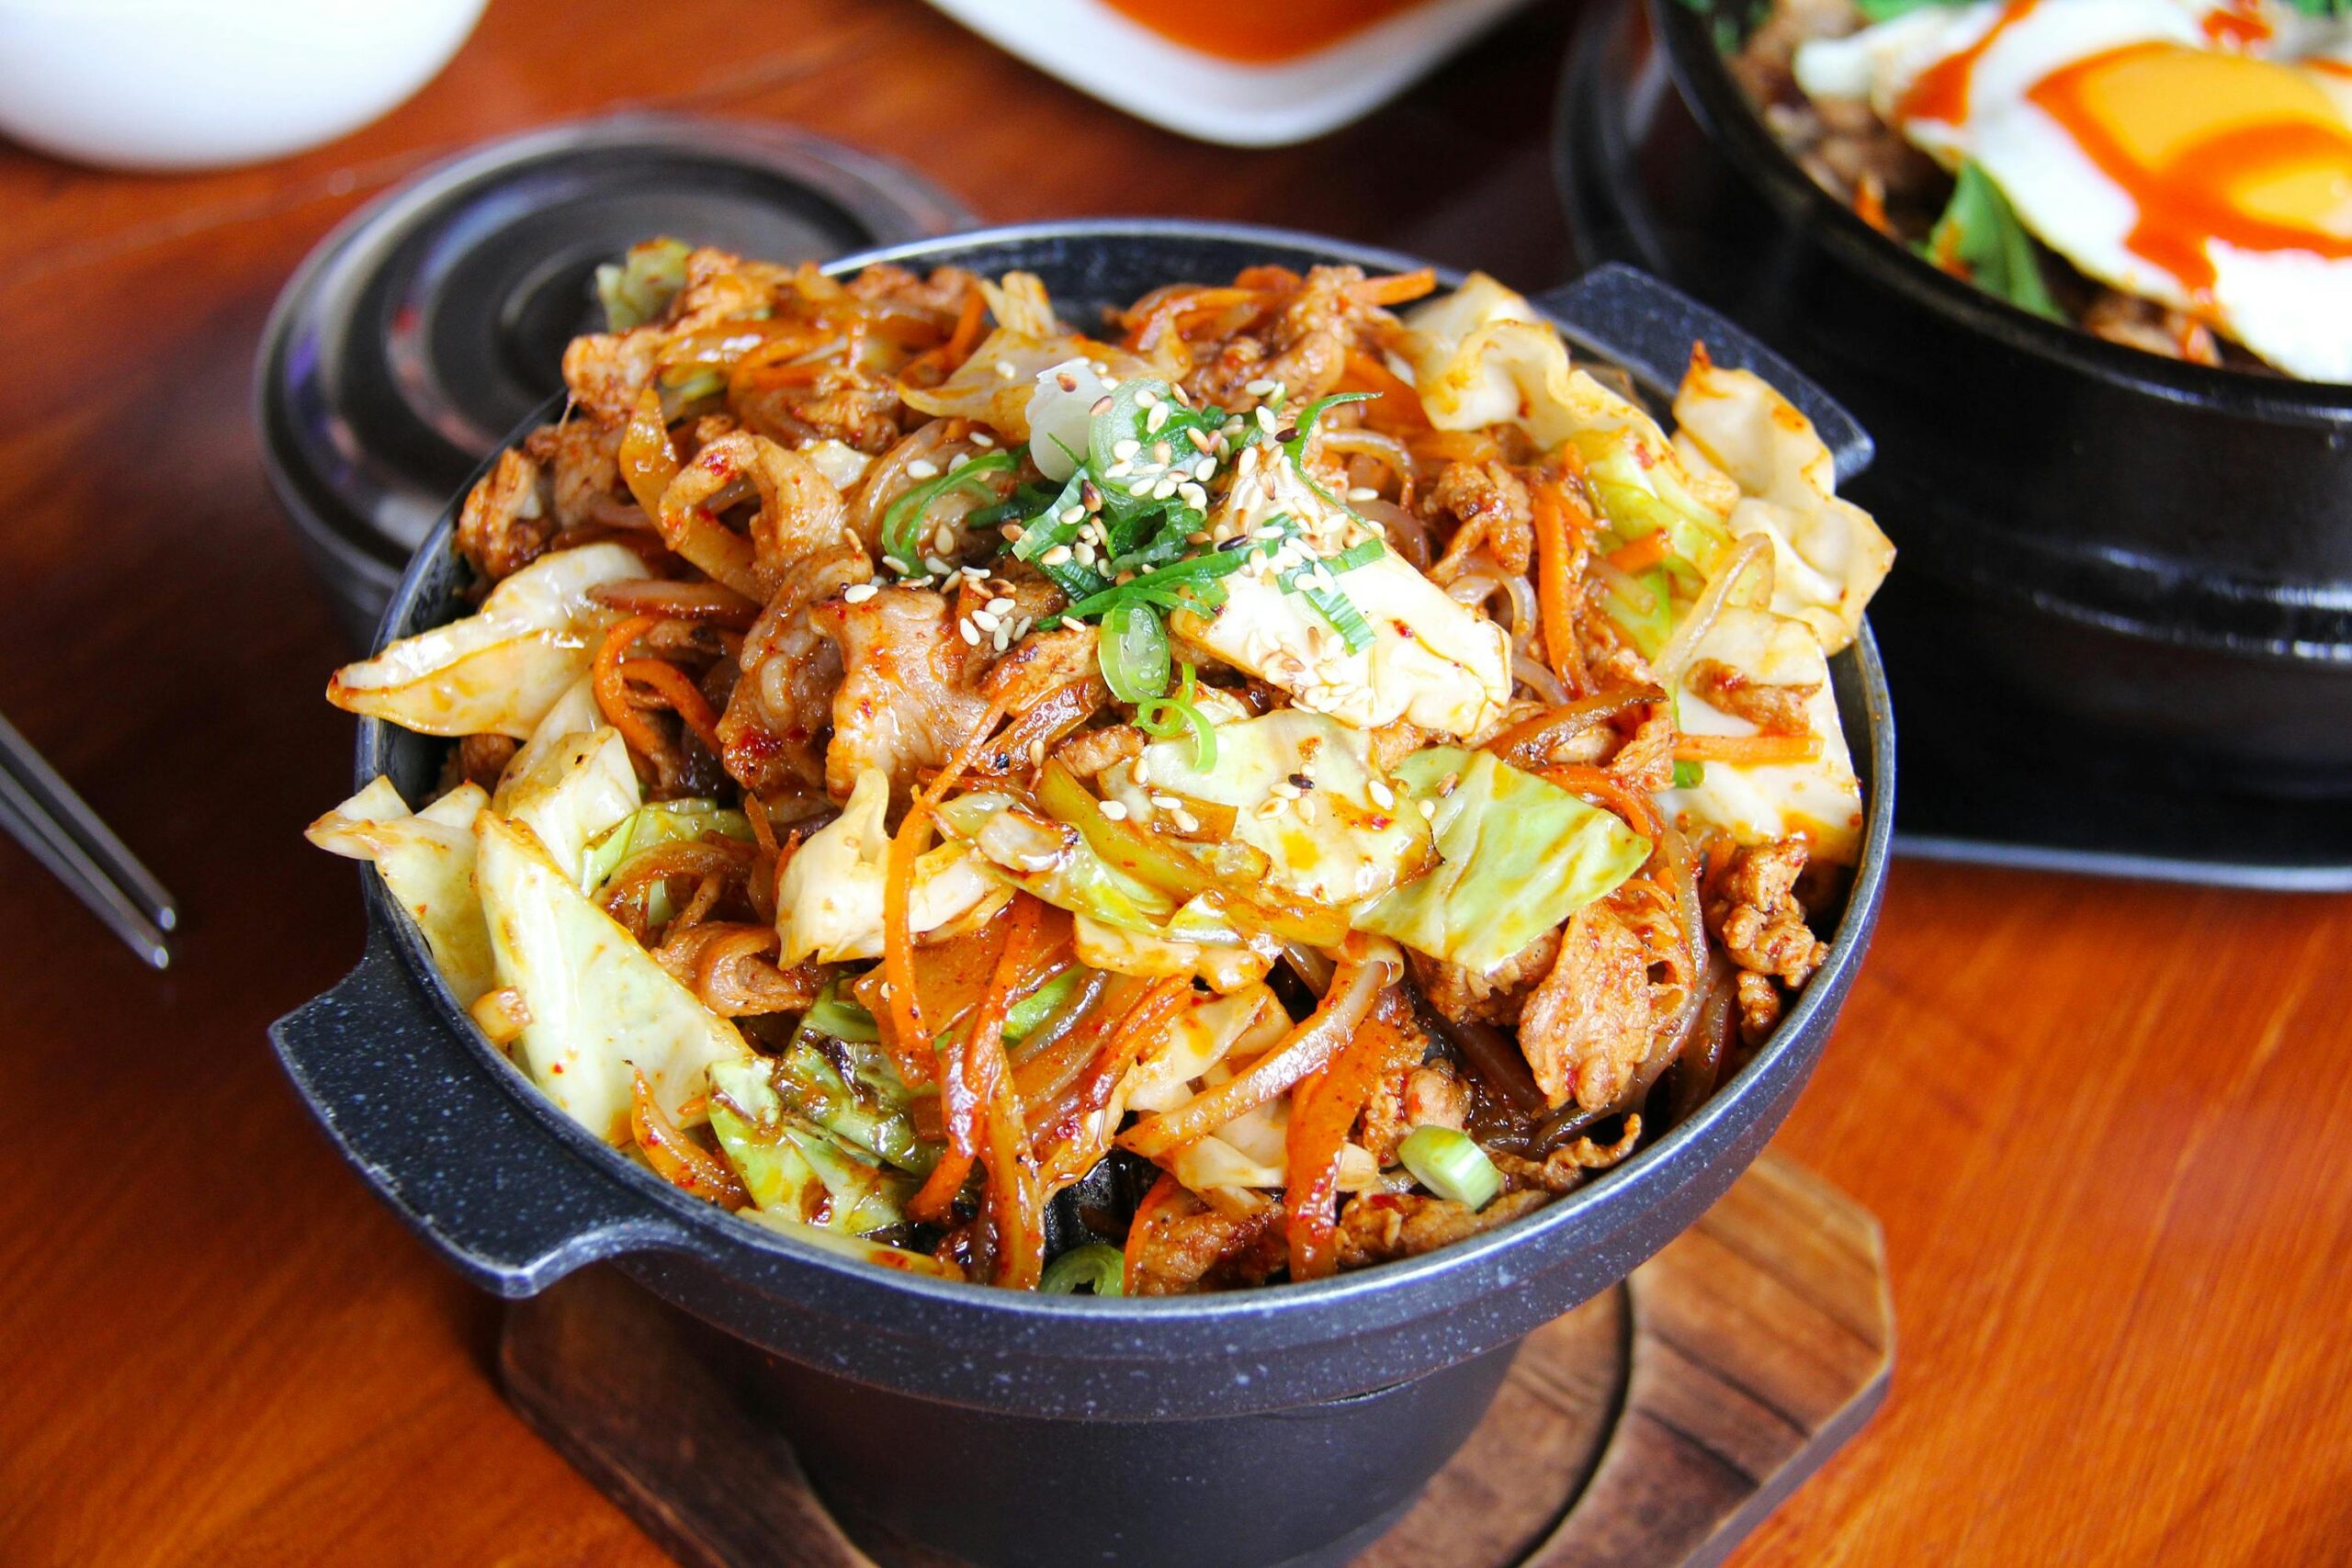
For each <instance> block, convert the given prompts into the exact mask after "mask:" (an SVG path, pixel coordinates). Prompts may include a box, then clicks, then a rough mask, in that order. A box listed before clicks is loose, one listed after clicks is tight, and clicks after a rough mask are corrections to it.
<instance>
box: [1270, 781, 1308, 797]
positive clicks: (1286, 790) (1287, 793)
mask: <svg viewBox="0 0 2352 1568" xmlns="http://www.w3.org/2000/svg"><path fill="white" fill-rule="evenodd" d="M1301 793H1302V792H1301V791H1300V789H1299V787H1298V786H1297V785H1296V784H1293V783H1291V782H1290V781H1289V780H1288V779H1281V780H1277V781H1276V782H1275V784H1274V794H1275V795H1277V796H1278V797H1280V798H1281V799H1283V800H1296V799H1297V798H1298V797H1299V795H1300V794H1301Z"/></svg>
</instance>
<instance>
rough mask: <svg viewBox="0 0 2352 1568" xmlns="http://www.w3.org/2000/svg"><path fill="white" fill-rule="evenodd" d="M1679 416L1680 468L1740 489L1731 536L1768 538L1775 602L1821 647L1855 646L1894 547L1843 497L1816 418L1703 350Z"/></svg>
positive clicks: (1679, 399) (1680, 395)
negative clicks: (1715, 361)
mask: <svg viewBox="0 0 2352 1568" xmlns="http://www.w3.org/2000/svg"><path fill="white" fill-rule="evenodd" d="M1674 419H1675V424H1676V430H1675V435H1674V446H1675V450H1676V452H1677V453H1679V455H1680V456H1681V458H1682V461H1683V466H1684V467H1685V468H1689V469H1690V470H1691V472H1692V473H1694V474H1696V473H1704V472H1715V473H1721V474H1723V475H1724V476H1725V477H1727V478H1728V479H1731V480H1732V482H1733V483H1735V484H1736V485H1738V487H1739V490H1740V499H1739V502H1738V504H1737V505H1736V506H1735V507H1733V508H1732V513H1731V530H1732V532H1733V533H1734V534H1735V535H1746V534H1763V535H1765V536H1768V537H1769V538H1770V540H1771V541H1772V584H1773V587H1772V608H1773V609H1774V610H1775V611H1777V612H1779V613H1780V614H1781V615H1792V616H1794V617H1795V618H1796V619H1798V620H1801V621H1803V622H1804V623H1805V624H1806V625H1807V626H1811V627H1812V628H1813V630H1814V635H1815V637H1818V638H1819V639H1820V641H1821V646H1822V649H1823V650H1824V651H1825V652H1828V653H1836V652H1837V651H1838V649H1842V648H1844V647H1845V646H1846V645H1847V644H1848V643H1850V642H1852V641H1853V640H1854V637H1855V634H1856V633H1857V632H1858V631H1860V628H1861V624H1862V610H1863V608H1864V606H1866V605H1868V604H1870V601H1871V594H1873V593H1875V592H1878V585H1879V584H1880V583H1881V582H1883V581H1885V579H1886V573H1887V569H1888V568H1889V567H1891V566H1893V565H1894V544H1893V542H1892V541H1890V540H1889V539H1888V538H1887V536H1885V535H1884V534H1883V533H1882V532H1880V531H1879V526H1878V525H1877V524H1876V523H1875V522H1873V521H1872V520H1871V514H1870V513H1867V512H1864V511H1863V510H1862V509H1861V508H1860V507H1859V506H1856V505H1855V504H1854V503H1853V502H1849V501H1840V500H1838V495H1837V483H1838V466H1837V460H1836V459H1835V458H1834V457H1831V456H1830V453H1829V448H1828V447H1826V446H1823V445H1822V442H1821V437H1820V436H1819V435H1818V434H1815V431H1814V428H1813V422H1812V421H1811V420H1809V419H1807V418H1805V416H1804V414H1802V413H1800V412H1797V410H1796V408H1795V407H1794V405H1792V403H1790V401H1789V400H1787V399H1786V398H1783V397H1782V396H1781V394H1780V393H1779V392H1777V391H1775V390H1773V389H1772V387H1771V384H1770V383H1769V382H1767V381H1766V380H1764V379H1763V378H1761V377H1759V376H1756V375H1754V374H1752V373H1750V372H1748V371H1746V370H1724V369H1719V368H1718V367H1716V366H1715V365H1714V364H1713V361H1711V360H1709V359H1708V357H1707V355H1706V354H1705V353H1704V352H1703V351H1702V352H1699V353H1696V354H1693V355H1691V369H1690V373H1689V374H1688V375H1686V376H1685V377H1683V378H1682V389H1681V390H1680V391H1679V392H1677V393H1676V394H1675V398H1674Z"/></svg>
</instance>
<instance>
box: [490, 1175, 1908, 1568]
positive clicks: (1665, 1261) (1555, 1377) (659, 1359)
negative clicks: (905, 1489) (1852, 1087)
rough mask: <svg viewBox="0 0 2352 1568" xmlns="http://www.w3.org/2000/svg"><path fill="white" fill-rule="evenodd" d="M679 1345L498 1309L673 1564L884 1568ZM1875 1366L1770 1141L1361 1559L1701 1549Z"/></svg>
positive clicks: (1603, 1559)
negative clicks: (653, 1417)
mask: <svg viewBox="0 0 2352 1568" xmlns="http://www.w3.org/2000/svg"><path fill="white" fill-rule="evenodd" d="M694 1339H695V1334H694V1332H693V1328H692V1325H690V1324H688V1323H687V1321H686V1320H685V1319H684V1317H683V1316H682V1315H681V1314H678V1313H676V1312H674V1311H673V1310H672V1309H670V1308H669V1307H666V1306H664V1305H662V1303H659V1302H657V1301H656V1300H655V1299H654V1298H653V1297H651V1296H650V1295H648V1294H646V1293H645V1292H643V1291H641V1290H640V1289H639V1288H638V1287H637V1286H636V1285H634V1284H632V1283H630V1282H629V1281H628V1280H626V1279H624V1278H623V1277H622V1276H621V1275H619V1274H618V1273H616V1272H615V1271H612V1270H610V1269H591V1270H588V1271H586V1272H584V1273H582V1274H579V1275H576V1276H574V1277H573V1278H571V1279H570V1280H565V1281H564V1282H563V1283H561V1284H560V1285H557V1286H556V1287H555V1288H553V1289H552V1290H550V1291H548V1292H547V1293H546V1294H544V1295H542V1296H539V1297H537V1299H535V1300H532V1301H528V1302H524V1303H517V1304H516V1305H515V1306H514V1307H512V1308H510V1309H509V1311H508V1313H507V1316H506V1322H505V1329H504V1333H503V1337H502V1339H501V1343H500V1348H499V1367H500V1371H501V1374H502V1377H503V1382H504V1384H505V1389H506V1395H507V1398H508V1399H509V1400H510V1401H511V1402H512V1403H513V1404H514V1405H515V1409H516V1410H517V1411H519V1412H520V1413H521V1414H522V1416H523V1417H524V1419H525V1420H526V1421H528V1422H529V1423H530V1424H531V1426H532V1427H534V1428H536V1429H537V1431H538V1432H539V1434H540V1435H541V1436H542V1437H544V1438H547V1440H548V1442H549V1443H551V1444H553V1445H554V1446H555V1448H556V1449H557V1450H558V1451H560V1453H562V1454H563V1455H564V1457H565V1458H567V1459H569V1460H570V1461H571V1462H572V1464H573V1465H575V1466H576V1467H578V1468H579V1469H580V1470H581V1471H582V1472H583V1473H585V1474H586V1475H587V1476H588V1477H589V1478H590V1479H591V1480H592V1481H594V1482H595V1483H596V1484H597V1485H598V1486H600V1487H602V1488H603V1489H604V1490H605V1492H606V1493H607V1494H608V1495H611V1496H612V1497H613V1499H614V1500H615V1501H616V1502H617V1503H619V1504H620V1506H622V1507H623V1508H625V1509H627V1510H628V1513H629V1515H630V1517H633V1518H635V1519H636V1520H637V1521H638V1523H639V1524H640V1525H641V1526H643V1527H644V1529H645V1530H646V1532H647V1533H648V1534H649V1535H650V1536H652V1537H653V1538H654V1540H657V1541H659V1542H660V1543H661V1544H662V1547H663V1548H664V1549H665V1550H667V1551H669V1552H670V1553H671V1555H673V1557H675V1558H676V1559H677V1560H678V1561H679V1562H682V1563H685V1564H689V1565H691V1568H876V1561H875V1559H874V1558H872V1557H869V1556H868V1555H867V1554H866V1553H865V1552H864V1551H861V1550H860V1549H859V1548H858V1547H857V1546H855V1545H854V1544H853V1543H852V1542H851V1540H850V1539H849V1537H848V1536H847V1535H846V1534H845V1533H843V1531H842V1529H841V1527H840V1526H839V1525H838V1524H837V1523H836V1522H835V1521H834V1519H833V1517H832V1516H831V1514H829V1513H828V1512H827V1511H826V1509H825V1506H824V1505H823V1504H822V1503H821V1502H820V1501H819V1500H818V1498H817V1497H816V1496H815V1495H814V1494H813V1493H812V1492H810V1490H809V1485H808V1483H807V1481H806V1480H805V1479H804V1478H803V1477H802V1475H801V1473H800V1467H799V1465H798V1464H797V1462H796V1461H795V1460H794V1459H793V1457H792V1452H791V1450H790V1449H789V1448H788V1447H786V1445H785V1443H784V1442H783V1441H782V1440H781V1439H780V1438H777V1437H775V1435H774V1434H773V1433H772V1432H770V1431H768V1430H767V1429H766V1428H765V1427H763V1426H762V1425H760V1424H759V1423H758V1422H756V1421H754V1420H752V1418H750V1417H749V1416H746V1415H745V1413H744V1412H743V1410H742V1409H741V1406H740V1405H739V1404H738V1402H737V1401H736V1400H735V1399H734V1398H733V1396H732V1395H731V1394H730V1393H729V1390H728V1388H727V1387H726V1386H725V1384H724V1382H722V1381H721V1379H720V1378H718V1376H717V1375H715V1374H714V1373H713V1372H711V1371H709V1370H708V1363H707V1360H706V1359H705V1358H703V1357H701V1356H699V1355H697V1354H696V1351H695V1345H694V1343H693V1341H694ZM1893 1360H1894V1314H1893V1310H1892V1307H1891V1306H1890V1304H1889V1302H1888V1299H1887V1291H1886V1268H1885V1257H1884V1250H1883V1246H1882V1243H1881V1240H1880V1236H1879V1229H1878V1222H1877V1220H1876V1219H1874V1218H1873V1217H1872V1216H1871V1213H1870V1212H1869V1211H1868V1210H1866V1209H1864V1208H1862V1207H1861V1206H1860V1204H1857V1203H1856V1202H1854V1201H1853V1200H1851V1199H1849V1198H1848V1197H1846V1196H1845V1195H1844V1194H1843V1193H1841V1192H1839V1191H1838V1190H1836V1189H1835V1188H1832V1187H1830V1186H1829V1185H1828V1184H1827V1183H1826V1182H1824V1181H1822V1180H1821V1179H1819V1178H1817V1177H1815V1176H1813V1175H1812V1174H1811V1173H1809V1172H1807V1171H1805V1170H1804V1169H1803V1168H1799V1167H1797V1166H1795V1165H1792V1164H1790V1163H1789V1162H1787V1161H1785V1160H1781V1159H1779V1158H1777V1157H1776V1156H1771V1155H1769V1154H1768V1155H1767V1156H1764V1157H1763V1158H1762V1159H1760V1160H1758V1162H1757V1163H1756V1164H1755V1166H1754V1167H1752V1168H1750V1169H1749V1170H1748V1172H1747V1175H1745V1176H1743V1177H1742V1178H1741V1179H1739V1181H1738V1183H1737V1184H1736V1185H1735V1186H1734V1187H1733V1188H1732V1190H1731V1191H1730V1192H1729V1193H1728V1194H1727V1195H1725V1197H1724V1200H1723V1201H1722V1202H1720V1203H1718V1204H1716V1205H1715V1207H1714V1208H1713V1209H1712V1210H1710V1211H1709V1212H1708V1213H1707V1214H1706V1215H1705V1216H1704V1217H1703V1218H1702V1219H1701V1220H1700V1221H1699V1223H1698V1224H1695V1225H1693V1226H1691V1229H1690V1230H1689V1231H1687V1232H1685V1233H1684V1234H1683V1235H1680V1236H1679V1237H1678V1238H1676V1240H1674V1241H1673V1242H1672V1243H1671V1244H1669V1245H1668V1247H1667V1248H1666V1250H1665V1251H1663V1252H1661V1253H1659V1254H1658V1255H1657V1257H1656V1258H1652V1259H1651V1260H1650V1261H1649V1262H1647V1263H1645V1264H1644V1265H1643V1266H1642V1267H1641V1268H1640V1269H1636V1270H1635V1271H1634V1274H1633V1276H1632V1277H1631V1278H1630V1279H1628V1280H1626V1281H1625V1282H1624V1283H1623V1285H1620V1286H1619V1287H1617V1288H1616V1289H1615V1290H1613V1291H1610V1292H1605V1293H1604V1294H1602V1295H1600V1296H1598V1297H1595V1298H1594V1299H1593V1300H1591V1301H1589V1302H1588V1303H1585V1304H1584V1305H1583V1306H1580V1307H1578V1308H1577V1309H1576V1310H1575V1311H1574V1312H1572V1313H1569V1314H1567V1315H1566V1317H1563V1318H1561V1319H1559V1320H1558V1321H1557V1322H1555V1323H1553V1324H1550V1325H1546V1326H1545V1327H1544V1328H1542V1329H1539V1330H1538V1331H1537V1332H1535V1333H1534V1334H1532V1335H1531V1336H1529V1337H1528V1339H1527V1341H1526V1343H1525V1345H1524V1346H1523V1347H1522V1348H1521V1350H1520V1352H1519V1357H1518V1359H1517V1360H1516V1361H1514V1362H1513V1363H1512V1366H1511V1371H1510V1377H1509V1378H1508V1379H1507V1380H1506V1381H1505V1382H1504V1383H1503V1387H1502V1392H1501V1393H1500V1394H1499V1395H1498V1397H1497V1399H1496V1401H1495V1404H1494V1408H1493V1409H1492V1410H1491V1411H1490V1412H1489V1413H1488V1414H1487V1418H1486V1420H1485V1421H1484V1422H1483V1423H1482V1424H1481V1425H1480V1426H1479V1427H1478V1429H1477V1430H1476V1432H1474V1433H1473V1434H1472V1435H1471V1438H1470V1440H1469V1442H1468V1443H1467V1444H1465V1445H1464V1448H1463V1450H1462V1451H1461V1452H1460V1453H1459V1454H1457V1455H1455V1456H1454V1459H1453V1462H1452V1463H1450V1464H1449V1465H1447V1466H1446V1468H1445V1469H1444V1470H1442V1471H1441V1472H1439V1473H1438V1475H1437V1477H1436V1479H1434V1480H1433V1481H1431V1482H1430V1485H1429V1488H1428V1490H1427V1491H1426V1492H1424V1493H1423V1494H1422V1495H1421V1498H1420V1500H1419V1502H1418V1503H1416V1504H1415V1505H1414V1506H1413V1507H1412V1508H1411V1509H1410V1510H1409V1511H1408V1513H1407V1514H1406V1515H1405V1517H1403V1518H1402V1519H1400V1520H1399V1521H1398V1522H1397V1526H1396V1528H1395V1529H1392V1530H1390V1531H1389V1532H1388V1534H1387V1535H1385V1536H1384V1537H1383V1538H1382V1539H1381V1540H1380V1541H1379V1542H1378V1543H1377V1544H1376V1545H1374V1547H1373V1548H1372V1550H1371V1551H1367V1552H1365V1553H1364V1554H1363V1556H1362V1557H1360V1558H1358V1559H1357V1560H1356V1562H1355V1565H1354V1568H1666V1565H1669V1564H1670V1565H1674V1568H1687V1565H1693V1564H1698V1565H1704V1564H1710V1563H1714V1562H1720V1561H1722V1559H1723V1558H1724V1556H1726V1555H1727V1554H1728V1553H1729V1552H1730V1551H1731V1550H1732V1548H1733V1547H1734V1546H1736V1545H1737V1544H1738V1542H1739V1541H1740V1540H1741V1539H1742V1538H1743V1537H1745V1536H1746V1535H1747V1532H1748V1531H1749V1530H1751V1529H1754V1528H1755V1527H1756V1525H1757V1524H1758V1522H1759V1521H1761V1520H1762V1519H1763V1518H1764V1517H1765V1516H1766V1515H1767V1514H1769V1513H1770V1512H1771V1511H1772V1509H1773V1508H1774V1507H1776V1506H1778V1505H1779V1504H1780V1502H1781V1499H1782V1498H1784V1497H1786V1496H1787V1495H1789V1494H1790V1493H1791V1492H1792V1491H1793V1490H1794V1489H1795V1488H1796V1486H1797V1484H1798V1483H1800V1482H1802V1481H1804V1478H1805V1477H1806V1476H1808V1475H1810V1474H1812V1473H1813V1472H1814V1471H1815V1470H1817V1469H1818V1468H1820V1466H1821V1464H1822V1463H1823V1461H1826V1460H1827V1459H1828V1457H1829V1456H1830V1455H1831V1454H1832V1453H1835V1452H1836V1451H1837V1450H1838V1448H1839V1447H1841V1446H1842V1445H1843V1444H1844V1443H1845V1441H1846V1439H1847V1438H1849V1437H1851V1436H1852V1435H1853V1433H1854V1432H1855V1430H1856V1429H1857V1428H1859V1427H1860V1426H1861V1424H1862V1423H1863V1422H1864V1421H1865V1420H1867V1419H1868V1418H1869V1417H1870V1415H1871V1411H1873V1410H1875V1409H1876V1408H1877V1407H1878V1404H1879V1401H1880V1400H1881V1399H1882V1398H1883V1396H1884V1394H1885V1392H1886V1382H1887V1375H1888V1371H1889V1370H1890V1368H1891V1367H1892V1365H1893ZM653 1410H659V1411H661V1412H662V1418H661V1420H660V1422H659V1423H658V1425H649V1424H648V1423H647V1422H646V1421H645V1419H644V1413H645V1412H649V1411H653ZM891 1559H892V1561H891V1562H890V1563H888V1564H885V1565H882V1568H900V1565H901V1564H902V1563H905V1562H908V1561H909V1560H910V1559H911V1560H920V1561H924V1562H943V1561H944V1560H941V1559H937V1558H934V1557H932V1556H931V1555H930V1554H928V1553H919V1552H918V1553H908V1554H906V1555H905V1556H904V1557H902V1556H901V1555H900V1554H899V1553H897V1552H893V1553H892V1554H891Z"/></svg>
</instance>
